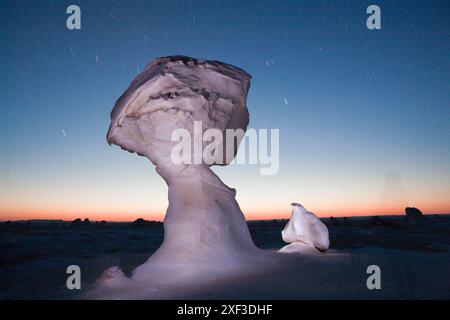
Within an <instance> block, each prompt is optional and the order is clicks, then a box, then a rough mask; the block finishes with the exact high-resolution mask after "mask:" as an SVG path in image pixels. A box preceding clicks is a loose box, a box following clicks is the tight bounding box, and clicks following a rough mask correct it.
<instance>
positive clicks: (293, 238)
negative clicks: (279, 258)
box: [279, 203, 330, 253]
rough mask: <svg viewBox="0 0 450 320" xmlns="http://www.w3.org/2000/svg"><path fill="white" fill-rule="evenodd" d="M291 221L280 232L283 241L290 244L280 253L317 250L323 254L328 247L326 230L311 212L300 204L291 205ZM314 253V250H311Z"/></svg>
mask: <svg viewBox="0 0 450 320" xmlns="http://www.w3.org/2000/svg"><path fill="white" fill-rule="evenodd" d="M291 205H292V215H291V219H290V220H289V222H288V223H287V225H286V227H285V228H284V230H283V231H282V232H281V236H282V238H283V241H284V242H286V243H290V245H287V246H285V247H283V248H282V249H280V250H279V251H280V252H286V253H292V252H311V249H314V248H315V249H317V250H319V251H321V252H324V251H326V250H327V249H328V247H329V246H330V239H329V235H328V228H327V227H326V226H325V224H323V223H322V221H320V219H319V218H318V217H317V216H316V215H315V214H314V213H312V212H309V211H308V210H306V209H305V208H304V207H303V206H302V205H301V204H298V203H292V204H291ZM312 251H315V250H312Z"/></svg>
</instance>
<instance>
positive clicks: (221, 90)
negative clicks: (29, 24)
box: [94, 56, 270, 297]
mask: <svg viewBox="0 0 450 320" xmlns="http://www.w3.org/2000/svg"><path fill="white" fill-rule="evenodd" d="M250 78H251V76H250V75H249V74H248V73H246V72H245V71H243V70H241V69H239V68H237V67H234V66H232V65H229V64H225V63H222V62H219V61H207V60H200V59H194V58H190V57H185V56H171V57H164V58H158V59H156V60H155V61H153V62H152V63H151V64H149V65H148V66H147V67H146V68H145V70H144V71H143V72H142V73H141V74H140V75H138V76H137V77H136V79H135V80H133V82H132V83H131V84H130V86H129V88H128V89H127V90H126V91H125V92H124V93H123V94H122V96H121V97H120V98H119V99H118V100H117V102H116V105H115V106H114V109H113V111H112V113H111V125H110V127H109V131H108V134H107V140H108V143H110V144H115V145H118V146H120V147H121V148H122V149H125V150H127V151H130V152H133V153H137V154H139V155H142V156H145V157H147V158H148V159H149V160H150V161H151V162H152V163H153V164H155V165H156V171H157V172H158V173H159V174H160V175H161V176H162V178H163V179H164V180H165V181H166V183H167V185H168V187H169V207H168V209H167V212H166V216H165V219H164V242H163V244H162V245H161V247H160V248H159V249H158V250H157V251H156V252H155V253H154V254H153V255H151V256H150V258H149V259H148V260H147V261H146V262H145V263H144V264H142V265H140V266H138V267H137V268H136V269H135V270H134V271H133V274H132V277H131V278H130V279H129V281H130V284H128V285H127V287H128V288H132V287H133V286H135V285H139V286H144V287H145V290H150V289H149V288H156V287H171V286H179V285H182V284H183V283H198V282H200V281H205V280H207V279H215V278H217V277H223V276H224V275H225V274H230V273H231V274H235V273H237V272H241V271H242V270H249V269H251V270H253V269H254V268H255V266H256V268H258V267H260V266H269V265H270V262H269V261H268V259H267V254H268V253H267V251H263V250H261V249H258V248H257V247H256V246H255V244H254V243H253V241H252V238H251V236H250V232H249V230H248V227H247V223H246V221H245V218H244V215H243V213H242V211H241V210H240V208H239V205H238V203H237V202H236V199H235V195H236V192H235V190H234V189H232V188H229V187H228V186H226V185H225V184H224V183H223V182H222V181H221V180H220V178H219V177H218V176H217V175H215V174H214V172H213V171H212V170H211V169H210V168H209V167H210V166H211V165H226V164H228V163H229V162H230V161H231V160H232V159H233V158H234V156H235V155H236V153H237V147H238V144H239V139H238V142H237V143H236V144H231V146H232V148H233V149H232V150H231V151H230V150H226V148H227V146H226V141H223V146H222V147H223V150H224V152H223V154H222V155H220V153H217V154H214V155H210V157H209V158H208V157H206V158H202V159H201V161H200V163H199V162H195V159H193V163H192V164H191V163H176V162H174V161H173V157H172V152H173V148H174V146H175V145H177V142H173V139H172V133H173V132H174V130H176V129H183V130H185V131H187V132H188V133H189V134H190V136H191V137H192V138H193V139H194V141H193V145H194V148H193V149H192V150H193V151H192V153H191V154H189V151H187V153H188V154H187V156H188V157H189V158H191V157H192V158H195V157H196V156H197V154H196V152H197V151H195V145H196V143H200V144H202V143H203V144H204V142H203V141H202V140H201V139H200V140H196V139H197V138H198V137H196V134H195V132H196V124H197V123H198V122H199V121H201V124H202V131H204V130H206V129H215V130H216V131H218V132H220V133H222V134H223V133H224V132H225V130H226V129H241V130H242V131H244V132H245V130H246V128H247V124H248V121H249V115H248V111H247V106H246V100H247V92H248V89H249V86H250ZM201 133H202V132H200V134H201ZM225 138H226V135H224V139H225ZM233 140H234V139H233ZM230 152H231V155H230ZM149 201H151V200H149ZM113 271H114V272H109V274H107V275H106V276H104V277H103V278H104V279H107V281H106V280H105V281H99V282H98V283H97V287H100V288H102V287H105V285H104V284H103V282H107V283H116V282H117V283H123V281H121V279H122V278H123V276H122V274H121V273H120V272H118V270H117V269H113ZM103 278H102V279H103ZM111 278H113V279H111ZM114 278H119V280H120V281H116V282H115V281H112V280H114ZM108 290H109V289H108ZM117 291H118V292H121V291H123V290H117ZM138 291H139V290H135V293H136V294H137V292H138ZM94 296H95V295H94ZM123 296H126V295H123ZM123 296H121V297H123ZM114 297H117V296H114Z"/></svg>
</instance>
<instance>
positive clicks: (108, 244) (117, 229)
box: [0, 215, 450, 299]
mask: <svg viewBox="0 0 450 320" xmlns="http://www.w3.org/2000/svg"><path fill="white" fill-rule="evenodd" d="M381 219H382V221H379V220H374V219H370V218H368V217H361V218H351V219H346V220H344V219H341V218H340V219H338V221H337V222H336V221H330V220H329V219H323V221H324V222H325V223H326V224H327V226H328V228H329V231H330V239H331V249H330V250H329V251H327V252H326V253H325V254H319V255H289V256H286V255H284V254H280V255H282V256H280V259H282V260H283V263H282V264H281V266H278V267H276V268H273V269H269V270H266V271H265V272H262V273H256V274H246V275H242V276H239V277H234V278H227V279H216V280H215V281H214V282H213V283H208V284H202V285H200V284H199V285H197V286H195V285H194V286H190V287H189V288H186V290H176V291H175V290H170V288H168V290H167V291H166V292H165V293H164V294H160V295H159V296H158V297H159V298H187V299H346V298H357V299H411V298H417V299H430V298H433V299H449V298H450V216H448V215H445V216H444V215H441V216H439V217H437V216H425V217H424V218H423V219H422V220H421V221H419V222H417V223H407V222H406V219H405V217H381ZM285 223H286V221H274V220H270V221H254V222H249V227H250V231H251V234H252V237H253V239H254V241H255V243H256V244H257V246H259V247H260V248H263V249H267V250H273V251H275V250H277V249H279V248H281V247H282V246H283V245H284V244H283V242H282V240H281V234H280V232H281V230H282V228H283V226H284V225H285ZM162 239H163V227H162V224H161V223H153V224H147V225H142V226H133V225H131V224H129V223H103V224H101V223H89V224H80V225H78V226H73V225H70V224H69V223H66V222H36V221H34V222H28V223H26V222H22V223H19V222H14V223H1V224H0V299H73V298H78V297H80V296H81V295H82V294H83V293H84V292H86V290H87V289H88V288H89V287H90V285H91V284H92V283H93V282H95V280H96V279H98V278H99V276H100V274H101V273H102V272H103V271H104V270H106V269H107V268H109V267H111V266H119V267H120V268H122V269H123V270H124V272H125V274H126V275H130V274H131V271H132V270H133V269H134V268H135V267H136V266H138V265H139V264H142V263H143V262H144V261H145V260H146V259H147V258H148V256H149V255H150V254H151V253H152V252H154V251H155V250H156V249H157V248H158V247H159V245H160V244H161V242H162ZM72 264H75V265H79V266H80V268H81V270H82V289H81V290H79V291H78V290H68V289H67V287H66V279H67V277H68V275H67V274H66V268H67V266H69V265H72ZM373 264H375V265H378V266H379V267H380V268H381V286H382V287H381V290H368V289H367V286H366V279H367V277H368V276H369V275H368V274H367V273H366V269H367V267H368V266H369V265H373Z"/></svg>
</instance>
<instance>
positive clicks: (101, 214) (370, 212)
mask: <svg viewBox="0 0 450 320" xmlns="http://www.w3.org/2000/svg"><path fill="white" fill-rule="evenodd" d="M307 209H309V210H310V211H312V212H314V213H315V214H317V216H319V217H321V218H328V217H330V216H333V217H359V216H361V217H363V216H387V215H404V214H405V213H404V209H388V208H386V209H385V210H375V209H366V210H361V208H352V209H350V208H349V209H344V208H341V209H336V210H332V209H322V210H320V209H315V208H309V207H307ZM419 209H420V210H421V211H422V212H423V213H424V214H430V215H431V214H450V209H449V208H444V207H441V208H439V207H419ZM8 211H9V210H8ZM243 212H244V215H245V218H246V220H272V219H289V218H290V216H291V210H290V207H288V208H286V209H283V210H273V209H272V210H269V211H267V212H266V213H264V214H261V213H257V212H254V211H252V210H248V211H245V210H243ZM164 216H165V211H164V212H162V213H161V212H148V211H147V212H146V211H145V210H142V211H141V212H140V213H133V214H130V213H126V212H124V211H122V210H117V211H114V210H98V211H96V212H95V213H93V212H92V211H91V213H88V211H85V210H82V211H76V210H55V209H53V210H39V209H38V210H31V211H28V212H23V211H20V210H12V211H9V212H6V211H5V210H1V211H0V221H8V220H11V221H18V220H64V221H72V220H75V219H77V218H80V219H82V220H83V219H85V218H88V219H89V220H91V221H102V220H105V221H110V222H130V221H134V220H136V219H138V218H143V219H145V220H153V221H163V220H164Z"/></svg>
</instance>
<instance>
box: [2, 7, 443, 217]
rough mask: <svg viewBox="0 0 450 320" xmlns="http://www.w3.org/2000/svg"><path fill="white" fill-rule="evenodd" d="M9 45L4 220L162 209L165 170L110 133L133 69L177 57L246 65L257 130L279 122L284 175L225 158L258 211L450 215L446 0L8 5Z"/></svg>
mask: <svg viewBox="0 0 450 320" xmlns="http://www.w3.org/2000/svg"><path fill="white" fill-rule="evenodd" d="M70 4H77V5H79V6H80V7H81V26H82V29H81V30H68V29H67V28H66V18H67V16H68V15H67V14H66V8H67V6H69V5H70ZM371 4H377V5H378V6H380V8H381V18H382V29H381V30H368V29H367V28H366V19H367V17H368V15H367V14H366V8H367V6H369V5H371ZM0 41H1V48H2V50H1V51H0V128H1V129H0V130H1V134H0V150H1V153H0V154H1V156H0V220H5V219H29V218H52V219H53V218H62V219H68V220H69V219H74V218H76V217H81V218H84V217H88V218H90V219H93V220H96V219H105V220H133V219H136V218H138V217H144V218H146V219H158V220H159V219H162V218H163V216H164V212H165V208H166V206H167V187H166V185H165V183H164V181H163V180H162V179H161V178H160V177H159V176H158V175H157V174H156V172H155V170H154V166H153V165H152V164H151V163H150V162H149V161H148V160H147V159H145V158H142V157H138V156H137V155H132V154H130V153H127V152H124V151H122V150H120V149H119V148H118V147H110V146H108V144H107V143H106V140H105V135H106V131H107V128H108V126H109V113H110V111H111V109H112V107H113V105H114V103H115V100H116V99H117V98H118V97H119V96H120V95H121V94H122V92H123V91H124V90H125V89H126V88H127V87H128V85H129V83H130V82H131V80H132V79H133V78H134V77H135V76H136V75H137V74H138V73H139V72H140V71H142V70H143V68H144V67H145V65H146V64H147V63H149V62H150V61H151V60H153V59H154V58H156V57H160V56H167V55H173V54H184V55H189V56H194V57H198V58H205V59H214V60H221V61H224V62H227V63H231V64H234V65H236V66H238V67H241V68H243V69H245V70H246V71H247V72H249V73H250V74H252V76H253V80H252V85H251V89H250V92H249V97H248V107H249V111H250V127H251V128H255V129H259V128H267V129H271V128H279V129H280V170H279V173H278V174H277V175H273V176H261V175H260V174H259V167H258V166H257V165H235V166H228V167H224V168H214V171H215V172H216V173H218V175H219V176H220V177H221V178H222V179H223V180H224V182H225V183H226V184H228V185H229V186H232V187H234V188H236V189H237V200H238V202H239V203H240V206H241V208H242V210H243V212H244V213H245V215H246V217H247V218H248V219H256V218H281V217H285V218H287V217H289V215H290V206H289V204H290V203H291V202H299V203H302V204H303V205H305V206H306V208H308V209H309V210H311V211H313V212H315V213H317V214H318V215H319V216H330V215H333V216H351V215H369V214H392V213H402V212H403V209H404V207H405V206H417V207H418V208H420V209H422V210H423V211H424V212H425V213H448V212H450V148H449V141H450V126H449V125H450V2H449V1H447V0H442V1H440V0H436V1H423V0H421V1H411V0H408V1H406V0H405V1H400V0H399V1H379V0H377V1H372V0H371V1H316V0H307V1H306V0H301V1H300V0H295V1H294V0H292V1H280V0H276V1H241V0H239V1H229V0H227V1H214V0H211V1H187V0H180V1H167V0H165V1H3V2H2V4H1V10H0Z"/></svg>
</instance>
